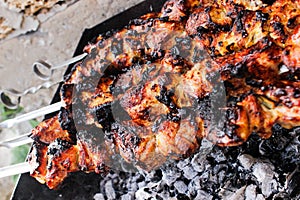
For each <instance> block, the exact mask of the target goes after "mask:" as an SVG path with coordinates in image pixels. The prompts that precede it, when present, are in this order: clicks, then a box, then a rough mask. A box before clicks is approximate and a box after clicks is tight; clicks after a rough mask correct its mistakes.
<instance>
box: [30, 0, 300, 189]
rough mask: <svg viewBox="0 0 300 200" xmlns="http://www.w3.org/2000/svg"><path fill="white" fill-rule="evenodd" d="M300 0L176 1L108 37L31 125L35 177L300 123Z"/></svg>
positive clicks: (169, 155)
mask: <svg viewBox="0 0 300 200" xmlns="http://www.w3.org/2000/svg"><path fill="white" fill-rule="evenodd" d="M268 2H271V1H268ZM299 5H300V2H299V1H298V0H296V1H282V0H277V1H274V2H273V1H272V3H268V4H267V3H264V2H262V1H236V0H231V1H225V0H224V1H191V0H185V1H184V0H169V1H167V2H166V3H165V5H164V6H163V8H162V11H161V13H157V14H155V13H150V14H147V15H145V16H142V17H141V18H139V19H136V20H133V21H131V23H130V24H129V25H128V26H127V27H126V28H124V29H122V30H120V31H118V32H115V33H113V34H111V36H110V37H107V36H99V37H98V40H97V43H95V44H91V45H88V46H86V48H85V51H86V52H88V53H89V55H88V56H87V58H86V59H85V60H84V61H83V62H82V63H79V64H77V65H76V66H75V68H74V69H73V70H72V72H71V74H70V75H69V76H67V78H66V80H65V82H64V84H63V86H62V90H61V99H62V101H63V102H64V105H65V106H64V107H63V108H62V109H61V111H60V113H59V114H58V116H57V117H54V118H52V119H49V120H47V121H44V122H42V123H41V124H40V125H38V126H37V127H36V128H35V129H34V130H33V131H32V138H33V139H34V140H35V143H34V145H33V148H32V151H31V153H30V155H29V157H28V161H29V163H30V164H31V165H32V167H33V169H32V171H31V175H32V176H33V177H35V178H37V179H38V180H39V181H40V182H42V183H46V184H47V185H48V187H50V188H55V187H57V186H58V185H59V184H60V183H61V181H63V179H64V178H65V177H66V176H67V174H68V173H69V172H74V171H79V170H83V171H85V172H92V171H95V172H97V173H103V172H105V171H106V170H108V169H109V168H116V169H119V167H121V166H120V165H122V164H120V163H122V161H121V160H123V161H125V162H127V163H128V165H130V164H131V167H133V168H140V169H145V170H151V169H154V168H156V167H159V166H161V165H162V164H163V163H165V162H166V161H167V160H168V159H181V158H183V157H186V156H189V155H191V154H192V153H194V152H195V151H196V150H197V149H198V148H199V145H200V141H201V139H202V138H207V139H208V140H210V141H212V142H213V143H215V144H217V145H219V146H236V145H240V144H242V143H243V142H245V141H246V140H247V138H248V137H249V136H250V135H251V133H257V134H258V135H259V136H261V137H262V138H264V139H267V138H269V137H270V136H271V134H272V127H273V125H274V124H279V125H281V126H282V127H283V128H286V129H290V128H293V127H295V126H299V125H300V100H299V97H300V95H299V94H300V92H299V88H300V82H299V79H298V78H299V74H300V72H299V71H300V70H299V69H300V57H299V53H300V17H299V16H300V8H299Z"/></svg>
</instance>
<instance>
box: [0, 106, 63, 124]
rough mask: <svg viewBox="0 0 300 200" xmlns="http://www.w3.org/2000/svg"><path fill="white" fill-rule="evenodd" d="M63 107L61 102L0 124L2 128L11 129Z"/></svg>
mask: <svg viewBox="0 0 300 200" xmlns="http://www.w3.org/2000/svg"><path fill="white" fill-rule="evenodd" d="M61 107H62V103H61V102H58V103H55V104H51V105H49V106H46V107H43V108H40V109H38V110H35V111H32V112H29V113H26V114H23V115H20V116H17V117H15V118H13V119H8V120H5V121H3V122H1V123H0V128H11V127H12V126H13V125H15V124H18V123H20V122H24V121H28V120H30V119H34V118H37V117H40V116H43V115H46V114H49V113H52V112H55V111H58V110H59V109H60V108H61Z"/></svg>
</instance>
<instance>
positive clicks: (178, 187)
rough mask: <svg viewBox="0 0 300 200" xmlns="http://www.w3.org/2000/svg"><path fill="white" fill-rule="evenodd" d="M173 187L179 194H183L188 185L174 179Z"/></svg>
mask: <svg viewBox="0 0 300 200" xmlns="http://www.w3.org/2000/svg"><path fill="white" fill-rule="evenodd" d="M174 187H175V188H176V190H177V191H178V192H179V193H181V194H184V193H186V191H187V189H188V187H187V185H186V184H185V183H184V182H183V181H176V182H175V183H174Z"/></svg>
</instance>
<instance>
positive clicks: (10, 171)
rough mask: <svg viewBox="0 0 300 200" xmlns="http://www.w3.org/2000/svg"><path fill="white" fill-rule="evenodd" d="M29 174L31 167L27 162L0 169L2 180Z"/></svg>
mask: <svg viewBox="0 0 300 200" xmlns="http://www.w3.org/2000/svg"><path fill="white" fill-rule="evenodd" d="M27 172H30V165H29V163H27V162H23V163H19V164H15V165H10V166H7V167H2V168H0V178H4V177H7V176H13V175H18V174H23V173H27Z"/></svg>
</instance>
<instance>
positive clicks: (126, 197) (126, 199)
mask: <svg viewBox="0 0 300 200" xmlns="http://www.w3.org/2000/svg"><path fill="white" fill-rule="evenodd" d="M121 200H133V197H132V195H131V194H124V195H122V196H121Z"/></svg>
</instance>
